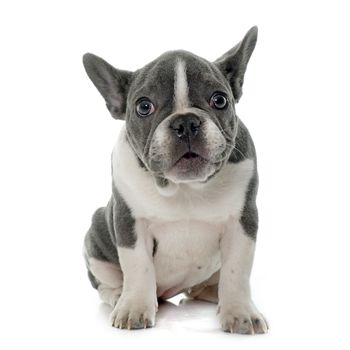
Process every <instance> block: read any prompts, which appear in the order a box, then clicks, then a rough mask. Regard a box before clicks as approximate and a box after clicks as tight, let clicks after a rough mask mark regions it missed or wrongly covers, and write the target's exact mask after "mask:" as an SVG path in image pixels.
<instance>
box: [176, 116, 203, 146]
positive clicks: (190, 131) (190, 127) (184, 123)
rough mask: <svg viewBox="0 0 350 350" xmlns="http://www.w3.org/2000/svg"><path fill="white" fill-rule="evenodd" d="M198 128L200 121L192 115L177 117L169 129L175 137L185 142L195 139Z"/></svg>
mask: <svg viewBox="0 0 350 350" xmlns="http://www.w3.org/2000/svg"><path fill="white" fill-rule="evenodd" d="M200 126H201V121H200V119H199V118H198V117H197V116H196V115H194V114H182V115H179V116H178V117H177V118H175V119H174V121H173V122H172V123H171V124H170V128H171V129H173V130H174V131H175V133H176V135H177V137H178V138H179V139H181V140H185V141H189V140H190V139H192V138H194V137H196V136H197V134H198V131H199V128H200Z"/></svg>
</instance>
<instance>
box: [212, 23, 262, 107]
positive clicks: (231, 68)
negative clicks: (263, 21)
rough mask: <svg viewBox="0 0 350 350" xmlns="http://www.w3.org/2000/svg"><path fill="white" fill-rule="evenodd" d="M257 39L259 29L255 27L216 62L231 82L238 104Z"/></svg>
mask: <svg viewBox="0 0 350 350" xmlns="http://www.w3.org/2000/svg"><path fill="white" fill-rule="evenodd" d="M257 39H258V27H256V26H255V27H253V28H251V29H250V30H249V31H248V33H247V34H246V35H245V37H244V38H243V40H242V41H241V42H240V43H238V44H237V45H236V46H235V47H233V48H232V49H231V50H230V51H228V52H226V53H225V54H224V55H223V56H221V57H220V58H218V59H217V60H216V61H215V62H214V63H215V64H216V65H217V66H218V67H219V69H220V70H221V72H222V73H223V74H224V76H225V77H226V78H227V80H228V81H229V83H230V85H231V89H232V92H233V96H234V98H235V100H236V102H238V101H239V99H240V98H241V96H242V86H243V81H244V73H245V71H246V69H247V64H248V61H249V59H250V56H251V54H252V53H253V51H254V48H255V44H256V41H257Z"/></svg>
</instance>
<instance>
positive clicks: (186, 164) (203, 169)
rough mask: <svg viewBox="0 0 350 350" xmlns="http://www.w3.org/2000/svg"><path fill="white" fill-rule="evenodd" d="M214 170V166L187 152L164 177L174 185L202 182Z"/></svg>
mask: <svg viewBox="0 0 350 350" xmlns="http://www.w3.org/2000/svg"><path fill="white" fill-rule="evenodd" d="M215 170H216V167H215V165H214V164H213V163H211V162H210V161H209V160H207V159H205V158H203V157H201V156H200V155H198V154H195V153H192V152H187V153H185V154H184V155H183V156H182V157H181V158H180V159H178V160H177V161H176V162H175V164H174V165H173V166H172V167H171V168H170V169H169V170H168V171H166V172H165V173H164V175H165V177H166V178H167V179H169V180H170V181H172V182H175V183H186V182H204V181H206V180H207V179H208V177H209V176H210V175H212V174H213V173H214V172H215Z"/></svg>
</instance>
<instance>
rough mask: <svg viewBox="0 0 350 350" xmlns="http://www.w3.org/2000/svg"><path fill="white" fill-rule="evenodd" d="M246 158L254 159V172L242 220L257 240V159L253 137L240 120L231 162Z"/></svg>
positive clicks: (250, 235)
mask: <svg viewBox="0 0 350 350" xmlns="http://www.w3.org/2000/svg"><path fill="white" fill-rule="evenodd" d="M245 159H253V161H254V173H253V176H252V178H251V179H250V181H249V184H248V189H247V192H246V198H245V203H244V207H243V210H242V215H241V218H240V222H241V224H242V226H243V229H244V231H245V233H246V234H247V235H248V236H249V237H250V238H252V239H253V240H256V236H257V232H258V225H259V216H258V209H257V206H256V196H257V192H258V186H259V177H258V171H257V159H256V152H255V147H254V143H253V139H252V137H251V136H250V134H249V131H248V129H247V127H246V126H245V125H244V124H243V123H242V122H241V121H240V120H239V125H238V132H237V136H236V142H235V148H234V149H233V151H232V153H231V155H230V157H229V162H232V163H239V162H241V161H243V160H245Z"/></svg>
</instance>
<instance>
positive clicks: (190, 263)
mask: <svg viewBox="0 0 350 350" xmlns="http://www.w3.org/2000/svg"><path fill="white" fill-rule="evenodd" d="M223 229H224V225H223V224H219V223H210V222H204V221H202V222H201V221H196V220H185V221H173V222H149V225H148V231H149V232H148V233H149V234H150V235H151V236H152V237H153V238H154V239H156V242H157V247H156V253H155V255H154V260H153V261H154V266H155V271H156V279H157V289H158V295H164V294H172V293H173V294H176V292H177V291H180V290H182V289H184V288H189V287H191V286H194V285H196V284H199V283H201V282H203V281H205V280H206V279H208V278H209V277H210V276H211V275H212V274H213V273H214V272H216V271H217V270H218V269H219V268H220V266H221V262H220V251H219V240H220V236H221V233H222V232H223Z"/></svg>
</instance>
